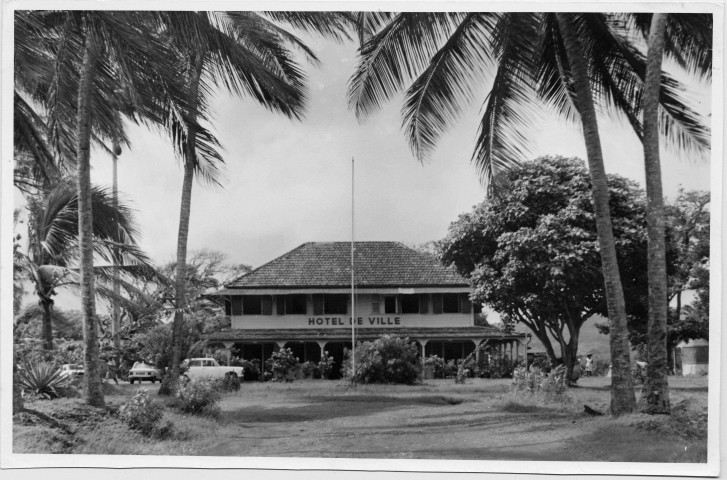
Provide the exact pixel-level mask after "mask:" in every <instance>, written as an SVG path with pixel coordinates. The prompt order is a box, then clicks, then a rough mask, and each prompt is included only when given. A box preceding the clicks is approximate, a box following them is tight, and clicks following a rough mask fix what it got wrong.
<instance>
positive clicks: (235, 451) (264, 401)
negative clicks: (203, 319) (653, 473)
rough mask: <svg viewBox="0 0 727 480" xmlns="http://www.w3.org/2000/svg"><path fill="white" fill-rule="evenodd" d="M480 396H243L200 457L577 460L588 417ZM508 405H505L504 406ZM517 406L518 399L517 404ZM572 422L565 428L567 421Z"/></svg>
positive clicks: (590, 427) (589, 428)
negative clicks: (574, 443) (575, 448)
mask: <svg viewBox="0 0 727 480" xmlns="http://www.w3.org/2000/svg"><path fill="white" fill-rule="evenodd" d="M490 389H491V390H492V391H491V392H487V393H484V394H483V393H476V394H474V395H473V394H471V393H470V394H457V393H454V394H451V395H441V394H437V393H432V394H427V393H424V394H420V395H412V394H409V393H406V394H401V395H377V394H373V395H372V393H371V392H366V393H365V394H350V393H347V394H342V395H335V394H331V393H330V392H329V394H328V395H320V396H308V397H307V398H305V399H303V400H302V401H301V399H300V397H299V396H298V397H297V400H296V394H295V392H293V394H291V395H280V394H278V395H276V396H274V397H266V398H260V397H257V396H254V395H250V396H243V398H242V401H240V399H239V398H238V399H236V401H235V402H234V403H233V402H232V401H229V400H228V401H226V402H223V404H222V408H223V416H222V418H221V419H220V423H221V424H224V425H225V426H226V427H225V438H221V439H220V440H219V442H218V443H217V444H215V445H210V447H209V448H208V449H207V450H206V451H203V452H200V453H201V454H202V455H233V456H237V455H244V456H286V457H307V456H315V457H367V458H434V459H436V458H441V459H499V460H507V459H512V460H541V459H542V460H576V458H573V455H571V454H569V448H568V441H570V440H573V439H574V438H576V437H579V436H581V435H587V434H591V433H593V432H594V431H595V430H596V429H597V428H598V426H599V424H598V422H594V421H592V420H590V419H589V418H583V417H582V416H580V415H572V414H569V413H565V412H563V411H559V410H558V409H556V408H548V407H536V408H532V409H530V410H529V411H521V412H518V411H514V412H513V411H508V410H507V403H506V402H505V403H504V404H503V402H504V401H503V400H502V399H500V395H501V391H502V389H501V388H493V387H490ZM503 407H504V408H505V409H503ZM514 408H515V409H517V408H518V407H517V405H515V406H514ZM566 426H567V427H568V428H564V427H566Z"/></svg>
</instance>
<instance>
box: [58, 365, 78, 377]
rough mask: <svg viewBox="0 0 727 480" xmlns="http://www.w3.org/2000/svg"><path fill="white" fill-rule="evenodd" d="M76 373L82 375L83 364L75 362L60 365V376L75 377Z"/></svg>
mask: <svg viewBox="0 0 727 480" xmlns="http://www.w3.org/2000/svg"><path fill="white" fill-rule="evenodd" d="M78 375H83V365H78V364H76V363H65V364H63V365H61V376H63V377H75V376H78Z"/></svg>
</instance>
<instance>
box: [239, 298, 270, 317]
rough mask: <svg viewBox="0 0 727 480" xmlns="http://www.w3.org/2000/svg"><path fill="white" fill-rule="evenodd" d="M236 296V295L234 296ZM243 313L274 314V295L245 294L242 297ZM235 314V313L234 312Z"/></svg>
mask: <svg viewBox="0 0 727 480" xmlns="http://www.w3.org/2000/svg"><path fill="white" fill-rule="evenodd" d="M233 298H234V297H233ZM232 306H233V311H234V307H235V305H234V302H233V305H232ZM242 314H243V315H272V314H273V297H272V296H271V295H244V296H243V297H242ZM233 315H234V313H233Z"/></svg>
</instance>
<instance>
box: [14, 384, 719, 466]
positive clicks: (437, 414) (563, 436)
mask: <svg viewBox="0 0 727 480" xmlns="http://www.w3.org/2000/svg"><path fill="white" fill-rule="evenodd" d="M579 383H580V387H579V388H575V389H572V390H571V391H570V392H569V393H568V395H567V398H566V399H564V400H563V401H560V402H545V401H542V400H538V399H533V398H529V397H523V396H515V395H513V394H512V393H509V391H508V385H509V381H507V380H483V379H471V380H469V381H468V383H466V384H465V385H456V384H454V382H453V380H428V381H426V382H425V383H424V384H422V385H413V386H390V385H369V386H357V387H351V386H349V385H347V384H345V383H343V382H331V381H315V380H314V381H299V382H295V383H292V384H275V383H248V384H244V385H243V387H242V389H241V391H240V392H238V393H234V394H228V395H225V396H224V397H223V399H222V401H221V403H220V406H221V408H222V413H221V416H220V418H219V419H218V420H217V421H214V420H211V419H197V418H192V417H188V416H184V415H180V414H178V413H173V412H169V413H168V414H167V416H166V417H165V418H169V419H171V420H172V421H173V422H174V424H175V427H176V428H177V430H178V431H180V432H181V434H180V435H178V436H177V438H176V439H172V440H165V441H154V440H144V441H141V442H129V441H128V438H127V439H126V440H119V441H117V442H114V441H113V439H112V440H110V441H109V439H108V436H106V441H105V442H95V441H94V440H93V439H94V438H95V437H94V435H97V436H98V435H101V432H103V431H118V432H119V434H121V432H124V428H120V426H119V425H116V424H114V425H112V423H113V422H114V421H115V422H118V420H117V419H114V418H109V419H108V420H106V421H105V422H106V423H105V424H104V423H102V424H101V425H100V426H96V427H94V428H93V429H90V430H89V433H88V434H87V437H86V439H85V440H84V439H83V438H81V439H80V440H78V439H77V441H68V442H66V443H68V444H69V445H70V446H69V447H68V448H67V449H66V452H67V453H126V454H134V453H153V454H184V455H189V454H196V455H214V456H225V455H227V456H276V457H277V456H281V457H350V458H353V457H362V458H364V457H365V458H416V459H424V458H427V459H478V460H563V461H568V460H577V461H640V462H643V461H654V462H670V461H671V462H674V461H676V462H704V461H706V414H704V413H703V412H706V396H707V387H706V386H707V379H706V377H698V378H681V377H673V378H670V384H671V398H672V403H673V404H679V405H680V408H682V410H680V412H681V413H680V415H681V414H684V415H682V416H679V415H674V416H672V417H674V418H669V417H660V418H655V417H648V416H645V415H629V416H626V417H622V418H618V419H616V418H612V417H610V416H608V415H604V416H596V417H594V416H590V415H587V414H585V413H584V412H583V405H584V404H588V405H589V406H591V407H593V408H595V409H596V410H600V411H604V412H605V411H607V410H608V399H609V379H606V378H586V379H581V381H580V382H579ZM136 389H137V387H136V386H134V387H132V386H130V385H123V386H121V387H119V388H112V389H111V390H112V393H113V394H112V395H109V396H108V397H107V400H108V403H109V404H111V405H114V404H116V405H119V404H121V403H123V402H124V401H126V400H127V399H128V398H129V396H130V395H131V394H132V393H133V392H134V391H136ZM155 390H156V388H155V387H154V388H151V386H150V392H153V391H155ZM637 395H638V389H637ZM685 400H688V402H685ZM56 402H57V401H56ZM66 402H69V401H66ZM680 402H682V403H680ZM36 403H37V404H38V405H41V404H50V403H52V402H36ZM687 410H688V413H689V415H686V414H685V412H687ZM695 412H696V413H695ZM695 415H697V416H696V417H695ZM699 415H702V416H699ZM685 418H686V420H684V419H685ZM695 418H697V419H698V420H700V421H701V420H703V421H704V422H703V423H704V424H701V423H699V422H697V421H696V420H695ZM682 420H684V421H683V422H682ZM680 422H682V423H680ZM684 426H686V427H684ZM112 427H113V428H112ZM23 428H26V427H25V426H18V425H16V428H15V438H16V447H15V451H16V452H19V451H23V450H24V449H25V448H28V447H25V446H24V445H26V444H30V443H29V442H27V441H19V442H18V441H17V440H18V439H23V438H24V437H23V435H25V436H26V437H27V436H28V435H29V433H28V432H27V431H25V432H22V431H21V430H22V429H23ZM34 428H38V427H37V426H35V427H34ZM83 435H86V434H85V433H84V431H82V429H79V431H78V435H77V436H80V437H83ZM125 436H126V437H128V435H126V434H125ZM30 438H32V435H31V437H29V438H26V439H25V440H29V439H30ZM137 443H138V444H139V448H138V449H137V450H135V447H134V446H130V445H134V444H137ZM34 448H38V447H37V445H36V446H35V447H34ZM36 451H37V450H36Z"/></svg>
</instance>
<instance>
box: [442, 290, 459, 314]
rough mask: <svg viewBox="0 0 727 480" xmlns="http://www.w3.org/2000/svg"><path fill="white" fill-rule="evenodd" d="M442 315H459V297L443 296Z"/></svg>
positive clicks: (453, 295) (447, 294)
mask: <svg viewBox="0 0 727 480" xmlns="http://www.w3.org/2000/svg"><path fill="white" fill-rule="evenodd" d="M442 313H459V295H458V294H456V293H443V294H442Z"/></svg>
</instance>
